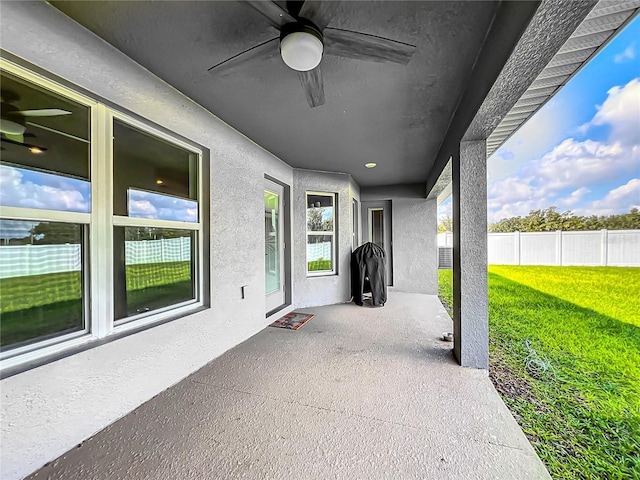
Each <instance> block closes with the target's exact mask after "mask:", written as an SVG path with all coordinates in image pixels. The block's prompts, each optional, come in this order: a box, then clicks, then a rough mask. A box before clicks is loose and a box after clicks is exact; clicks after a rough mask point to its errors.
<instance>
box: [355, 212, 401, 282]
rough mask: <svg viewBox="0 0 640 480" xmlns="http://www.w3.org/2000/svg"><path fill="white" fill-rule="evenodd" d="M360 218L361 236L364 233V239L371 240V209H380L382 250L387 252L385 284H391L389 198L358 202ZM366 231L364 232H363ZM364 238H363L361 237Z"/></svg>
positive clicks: (391, 261)
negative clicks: (361, 224) (382, 236)
mask: <svg viewBox="0 0 640 480" xmlns="http://www.w3.org/2000/svg"><path fill="white" fill-rule="evenodd" d="M360 205H361V218H362V222H363V227H364V228H363V236H364V235H366V241H367V242H370V241H371V225H370V224H371V221H370V220H371V215H370V211H371V210H382V220H383V229H384V232H383V234H384V243H385V245H384V250H385V253H386V254H387V256H386V258H387V265H386V276H387V286H393V230H392V225H393V222H392V218H391V210H392V202H391V200H376V201H367V202H360ZM365 232H366V233H365ZM363 240H364V239H363Z"/></svg>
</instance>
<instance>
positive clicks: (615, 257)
mask: <svg viewBox="0 0 640 480" xmlns="http://www.w3.org/2000/svg"><path fill="white" fill-rule="evenodd" d="M452 245H453V234H452V233H450V232H446V233H441V234H438V246H439V247H440V248H439V250H440V254H439V258H440V268H451V264H450V263H449V258H450V256H447V255H446V253H445V252H447V251H449V252H450V251H451V248H452ZM487 247H488V261H489V264H495V265H576V266H580V265H581V266H612V267H640V230H595V231H575V232H561V231H557V232H526V233H525V232H523V233H521V232H512V233H489V234H488V235H487Z"/></svg>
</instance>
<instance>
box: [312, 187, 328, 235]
mask: <svg viewBox="0 0 640 480" xmlns="http://www.w3.org/2000/svg"><path fill="white" fill-rule="evenodd" d="M307 231H309V232H332V231H333V195H307Z"/></svg>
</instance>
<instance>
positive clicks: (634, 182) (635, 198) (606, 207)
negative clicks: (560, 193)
mask: <svg viewBox="0 0 640 480" xmlns="http://www.w3.org/2000/svg"><path fill="white" fill-rule="evenodd" d="M632 208H640V178H632V179H631V180H629V181H628V182H627V183H625V184H624V185H621V186H619V187H617V188H614V189H613V190H611V191H610V192H609V193H607V195H605V197H604V198H602V199H600V200H595V201H593V202H591V203H589V204H587V205H586V206H585V207H583V208H580V209H577V210H576V213H577V214H578V215H613V214H616V213H625V212H628V211H630V210H631V209H632Z"/></svg>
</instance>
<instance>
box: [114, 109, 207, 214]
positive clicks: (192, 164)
mask: <svg viewBox="0 0 640 480" xmlns="http://www.w3.org/2000/svg"><path fill="white" fill-rule="evenodd" d="M113 137H114V138H113V164H114V165H113V168H114V186H113V213H114V214H115V215H120V216H129V217H137V218H140V217H143V218H158V219H163V220H183V221H189V222H197V221H198V205H197V200H198V197H197V193H198V179H197V168H198V155H196V154H194V153H193V152H190V151H188V150H185V149H183V148H180V147H177V146H176V145H173V144H171V143H169V142H167V141H165V140H163V139H160V138H158V137H155V136H153V135H150V134H148V133H146V132H143V131H141V130H138V129H136V128H133V127H131V126H129V125H127V124H125V123H123V122H120V121H119V120H114V122H113ZM152 193H155V195H152ZM179 201H181V203H179V204H178V203H173V202H179Z"/></svg>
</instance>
